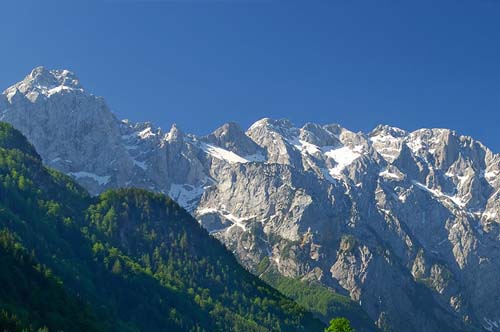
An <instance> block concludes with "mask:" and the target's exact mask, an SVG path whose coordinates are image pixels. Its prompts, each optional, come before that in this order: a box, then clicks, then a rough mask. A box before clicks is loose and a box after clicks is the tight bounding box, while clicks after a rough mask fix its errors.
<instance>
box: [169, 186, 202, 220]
mask: <svg viewBox="0 0 500 332" xmlns="http://www.w3.org/2000/svg"><path fill="white" fill-rule="evenodd" d="M205 188H206V186H204V185H201V186H198V187H195V186H192V185H190V184H177V183H173V184H172V185H170V190H169V191H168V196H170V198H172V199H173V200H174V201H176V202H177V204H179V205H180V206H182V207H183V208H184V209H186V210H187V211H188V212H190V213H191V212H193V211H194V209H195V208H196V205H197V204H198V202H199V200H200V198H201V196H202V195H203V193H204V192H205Z"/></svg>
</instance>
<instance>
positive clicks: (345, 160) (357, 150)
mask: <svg viewBox="0 0 500 332" xmlns="http://www.w3.org/2000/svg"><path fill="white" fill-rule="evenodd" d="M362 153H363V146H362V145H357V146H355V147H354V148H352V149H351V148H350V147H348V146H344V147H341V148H338V149H332V150H329V151H326V152H325V155H326V156H327V157H329V158H332V159H333V160H335V162H336V163H337V165H336V166H335V167H334V168H330V169H329V173H330V175H331V176H332V177H338V176H340V175H341V174H342V171H343V170H344V168H346V167H347V166H349V165H350V164H352V163H353V162H354V161H355V160H356V159H358V158H359V157H361V154H362Z"/></svg>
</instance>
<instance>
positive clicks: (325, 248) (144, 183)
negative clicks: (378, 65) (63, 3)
mask: <svg viewBox="0 0 500 332" xmlns="http://www.w3.org/2000/svg"><path fill="white" fill-rule="evenodd" d="M0 120H2V121H6V122H9V123H11V124H13V125H14V126H15V127H16V128H18V129H19V130H20V131H21V132H23V134H25V135H26V136H27V137H28V139H29V140H30V141H31V142H32V143H33V144H34V146H35V148H36V149H37V151H38V152H39V153H40V154H41V156H42V158H43V160H44V162H45V163H46V164H47V165H49V166H51V167H54V168H57V169H59V170H61V171H63V172H66V173H67V174H69V175H71V176H72V177H74V178H75V179H76V180H78V181H79V183H81V184H82V185H83V186H84V187H86V188H87V189H88V190H89V191H90V192H91V193H93V194H98V193H100V192H101V191H103V190H105V189H107V188H112V187H142V188H148V189H151V190H154V191H158V192H163V193H165V194H168V195H170V196H171V197H172V198H173V199H175V200H177V202H178V203H179V204H180V205H182V206H183V207H185V208H186V209H187V210H188V211H190V212H191V213H192V214H193V215H194V216H195V217H196V218H197V219H198V220H199V221H200V222H201V223H202V225H203V226H204V227H205V228H206V229H207V230H208V231H210V232H211V233H212V234H213V235H214V236H216V237H217V238H218V239H220V240H221V241H222V242H224V243H225V244H226V246H228V247H229V248H230V249H231V250H233V251H234V253H235V255H236V256H237V257H238V258H239V260H240V261H241V263H242V264H244V265H245V266H246V267H247V268H249V269H250V270H251V271H254V272H256V269H257V265H258V264H259V263H260V262H261V261H262V260H263V259H264V258H265V257H268V258H269V261H270V262H271V267H272V268H273V269H275V270H277V271H279V272H280V273H281V274H283V275H285V276H289V277H297V278H304V279H308V280H311V279H314V280H318V281H319V282H321V283H322V284H324V285H326V286H328V287H330V288H332V289H334V290H335V291H337V292H339V293H342V294H347V295H349V296H350V297H351V298H352V299H354V300H355V301H358V302H359V303H360V304H361V306H362V307H363V308H364V309H365V311H366V312H367V313H368V314H369V315H370V316H371V317H372V318H373V320H374V321H375V322H376V323H377V325H378V326H379V327H380V328H381V329H382V330H386V331H415V332H417V331H418V332H422V331H431V332H434V331H435V332H438V331H500V306H499V305H498V304H499V303H500V302H499V301H500V300H499V299H500V281H499V279H498V276H499V275H500V228H499V226H500V155H498V154H495V153H493V152H492V151H490V150H489V149H488V148H487V147H485V146H484V145H482V144H481V143H480V142H478V141H475V140H474V139H472V138H470V137H465V136H461V135H459V134H457V133H456V132H454V131H451V130H448V129H421V130H417V131H415V132H411V133H409V132H406V131H404V130H401V129H398V128H393V127H388V126H379V127H377V128H375V129H374V130H373V131H372V132H371V133H367V134H365V133H354V132H351V131H349V130H347V129H345V128H342V127H341V126H339V125H318V124H306V125H305V126H303V127H302V128H296V127H294V126H293V125H292V124H291V123H290V122H289V121H287V120H272V119H262V120H260V121H258V122H256V123H255V124H253V125H252V126H251V127H250V128H249V129H248V130H247V131H246V132H244V131H243V130H242V129H241V128H240V127H239V126H238V125H237V124H234V123H228V124H226V125H223V126H222V127H221V128H219V129H217V130H216V131H214V132H213V133H212V134H210V135H208V136H206V137H196V136H193V135H186V134H184V133H182V132H181V131H180V130H179V129H178V128H177V127H176V126H175V125H174V126H173V127H172V128H171V129H170V131H168V132H166V133H165V132H163V131H162V130H161V129H156V128H154V127H153V126H152V125H151V124H150V123H131V122H129V121H119V120H118V119H116V117H115V116H114V115H113V114H112V113H111V112H110V111H109V109H108V107H107V106H106V104H105V102H104V101H103V99H102V98H100V97H96V96H94V95H91V94H88V93H86V92H85V90H84V89H83V88H82V86H81V85H80V83H79V81H78V79H77V78H76V77H75V75H74V74H73V73H71V72H69V71H65V70H64V71H48V70H46V69H44V68H41V67H40V68H36V69H34V70H33V71H32V72H31V74H29V75H28V76H27V77H26V78H25V79H24V80H23V81H21V82H20V83H18V84H16V85H14V86H12V87H10V88H8V89H7V90H5V92H4V93H3V95H0Z"/></svg>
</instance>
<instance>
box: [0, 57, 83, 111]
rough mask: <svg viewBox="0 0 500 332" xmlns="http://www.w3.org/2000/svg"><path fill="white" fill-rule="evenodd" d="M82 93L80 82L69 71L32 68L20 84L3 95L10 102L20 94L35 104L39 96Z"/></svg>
mask: <svg viewBox="0 0 500 332" xmlns="http://www.w3.org/2000/svg"><path fill="white" fill-rule="evenodd" d="M83 91H84V90H83V87H82V86H81V84H80V81H79V80H78V78H77V77H76V75H75V74H74V73H72V72H71V71H69V70H65V69H64V70H48V69H46V68H45V67H41V66H40V67H36V68H34V69H33V70H32V71H31V73H29V74H28V75H27V76H26V77H25V78H24V79H23V80H22V81H21V82H19V83H17V84H15V85H13V86H11V87H10V88H8V89H7V90H5V92H4V94H5V95H6V97H7V99H8V100H9V101H11V100H12V98H13V97H14V96H15V95H16V93H17V92H20V93H21V94H23V95H24V96H25V97H26V98H27V99H28V100H30V101H31V102H36V101H37V100H38V98H39V97H40V96H43V97H46V98H47V97H50V96H52V95H54V94H61V93H67V92H83Z"/></svg>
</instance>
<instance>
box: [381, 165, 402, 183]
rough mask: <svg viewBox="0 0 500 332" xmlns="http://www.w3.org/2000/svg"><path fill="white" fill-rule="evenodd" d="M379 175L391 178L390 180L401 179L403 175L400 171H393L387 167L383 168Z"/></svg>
mask: <svg viewBox="0 0 500 332" xmlns="http://www.w3.org/2000/svg"><path fill="white" fill-rule="evenodd" d="M379 176H381V177H383V178H386V179H391V180H401V179H403V177H404V176H403V175H402V174H400V173H393V172H391V171H390V170H389V169H387V168H384V169H383V170H382V171H381V172H380V173H379Z"/></svg>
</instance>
